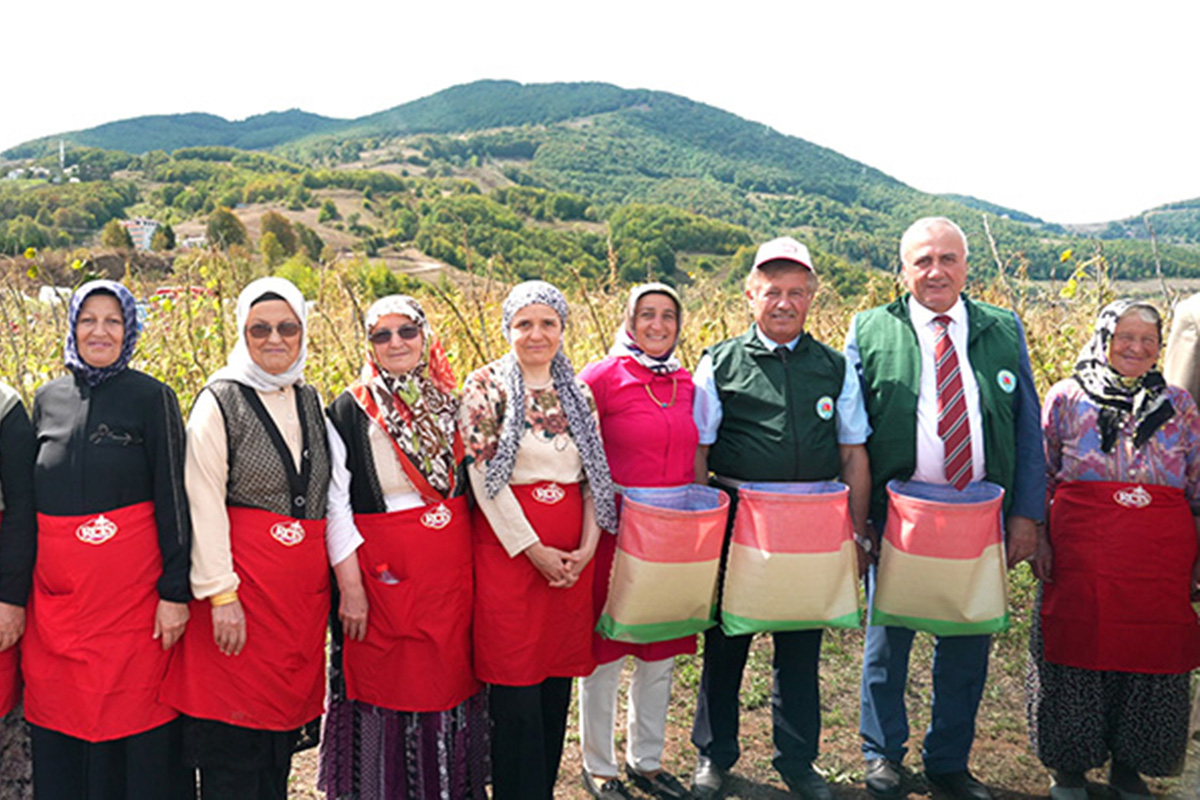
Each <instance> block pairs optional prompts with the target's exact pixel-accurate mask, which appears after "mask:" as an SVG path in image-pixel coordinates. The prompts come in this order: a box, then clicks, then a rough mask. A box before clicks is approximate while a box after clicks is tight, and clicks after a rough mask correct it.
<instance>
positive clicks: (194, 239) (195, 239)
mask: <svg viewBox="0 0 1200 800" xmlns="http://www.w3.org/2000/svg"><path fill="white" fill-rule="evenodd" d="M200 247H208V237H207V236H205V235H204V234H203V233H198V234H196V235H195V236H185V237H183V240H182V241H180V242H178V243H176V245H175V249H177V250H191V249H192V248H200Z"/></svg>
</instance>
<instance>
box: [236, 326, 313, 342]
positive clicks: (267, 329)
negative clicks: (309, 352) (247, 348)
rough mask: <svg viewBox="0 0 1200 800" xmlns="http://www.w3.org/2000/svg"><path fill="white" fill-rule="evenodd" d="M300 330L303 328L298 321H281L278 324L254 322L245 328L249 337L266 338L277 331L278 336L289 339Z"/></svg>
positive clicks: (298, 333)
mask: <svg viewBox="0 0 1200 800" xmlns="http://www.w3.org/2000/svg"><path fill="white" fill-rule="evenodd" d="M302 330H304V329H303V327H301V325H300V323H299V322H281V323H279V324H278V325H268V324H267V323H265V322H256V323H254V324H253V325H250V326H249V327H247V328H246V335H247V336H249V337H250V338H251V339H267V338H270V336H271V334H272V333H273V332H275V331H278V332H279V336H280V338H283V339H291V338H292V337H294V336H299V335H300V331H302Z"/></svg>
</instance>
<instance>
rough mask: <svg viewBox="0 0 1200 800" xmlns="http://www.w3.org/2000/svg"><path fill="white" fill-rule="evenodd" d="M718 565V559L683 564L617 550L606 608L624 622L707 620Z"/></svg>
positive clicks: (639, 623)
mask: <svg viewBox="0 0 1200 800" xmlns="http://www.w3.org/2000/svg"><path fill="white" fill-rule="evenodd" d="M717 565H718V562H717V561H716V559H713V560H712V561H693V562H688V563H683V564H670V563H666V562H662V561H643V560H642V559H640V558H637V557H635V556H631V555H630V554H629V553H625V552H622V551H620V550H618V551H617V556H616V559H615V560H614V562H613V571H612V584H611V586H610V588H609V595H608V604H607V605H606V606H605V608H606V611H607V613H608V614H609V615H610V616H611V617H612V618H613V619H614V620H616V621H617V622H619V623H620V624H621V625H647V624H652V623H656V622H675V621H679V620H688V619H707V618H709V616H710V615H711V612H712V603H713V592H714V591H715V588H716V580H717ZM635 587H636V591H635ZM635 598H636V599H635Z"/></svg>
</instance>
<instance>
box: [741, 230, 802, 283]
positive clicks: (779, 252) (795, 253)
mask: <svg viewBox="0 0 1200 800" xmlns="http://www.w3.org/2000/svg"><path fill="white" fill-rule="evenodd" d="M768 261H793V262H795V263H797V264H799V265H800V266H802V267H805V268H806V269H807V270H808V271H809V272H812V273H814V274H815V273H816V271H817V270H816V269H815V268H814V267H813V263H812V257H811V256H810V255H809V254H808V248H807V247H805V246H804V245H802V244H800V243H799V242H797V241H796V240H795V239H793V238H792V237H790V236H780V237H779V238H777V239H772V240H771V241H769V242H763V243H762V244H761V245H759V248H758V252H757V253H755V254H754V266H753V267H751V271H753V270H756V269H758V268H759V267H761V266H762V265H763V264H766V263H767V262H768Z"/></svg>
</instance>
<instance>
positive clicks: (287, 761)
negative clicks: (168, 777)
mask: <svg viewBox="0 0 1200 800" xmlns="http://www.w3.org/2000/svg"><path fill="white" fill-rule="evenodd" d="M301 730H303V729H300V730H291V731H268V730H259V729H257V728H243V727H241V726H238V725H229V724H227V723H224V722H217V721H216V720H211V719H196V718H194V717H185V718H184V729H183V733H184V757H185V759H186V760H187V761H188V763H190V764H193V765H195V766H196V767H197V768H198V769H199V772H200V798H201V800H287V782H288V775H289V774H290V773H291V771H292V751H293V748H294V747H295V745H296V742H297V739H298V737H299V735H300V732H301Z"/></svg>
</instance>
